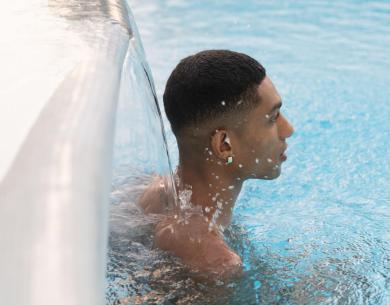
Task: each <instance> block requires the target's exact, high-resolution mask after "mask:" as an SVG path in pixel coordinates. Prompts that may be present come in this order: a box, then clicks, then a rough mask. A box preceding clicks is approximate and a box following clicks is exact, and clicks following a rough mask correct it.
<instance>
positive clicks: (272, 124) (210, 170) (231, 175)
mask: <svg viewBox="0 0 390 305" xmlns="http://www.w3.org/2000/svg"><path fill="white" fill-rule="evenodd" d="M281 106H282V102H281V98H280V96H279V94H278V92H277V91H276V89H275V87H274V85H273V84H272V82H271V80H270V79H269V78H268V77H267V76H266V72H265V69H264V68H263V66H262V65H261V64H260V63H258V62H257V61H256V60H255V59H253V58H251V57H249V56H247V55H245V54H242V53H237V52H232V51H228V50H208V51H202V52H200V53H197V54H195V55H192V56H189V57H187V58H184V59H183V60H182V61H181V62H180V63H179V64H178V65H177V67H176V68H175V69H174V70H173V72H172V74H171V76H170V77H169V79H168V82H167V85H166V88H165V93H164V107H165V111H166V114H167V117H168V119H169V121H170V123H171V127H172V131H173V133H174V134H175V136H176V139H177V144H178V148H179V165H178V169H177V178H178V179H177V183H176V191H177V192H178V197H179V202H178V204H177V206H176V207H175V208H173V209H171V210H166V209H165V206H166V202H168V201H172V198H168V197H169V195H167V194H168V193H169V192H168V193H167V192H165V191H164V185H166V180H164V179H163V178H159V179H157V180H156V181H155V182H154V183H153V184H152V185H151V186H150V187H149V188H148V189H147V190H146V191H145V193H144V194H143V195H142V196H141V197H140V199H139V204H140V206H141V207H142V208H143V209H144V211H145V212H149V213H165V214H166V217H165V218H164V219H163V220H162V221H160V222H159V223H158V224H157V226H156V231H155V233H156V234H155V243H156V245H157V246H158V247H159V248H161V249H163V250H167V251H170V252H172V253H173V254H175V255H177V256H178V257H180V258H181V259H182V261H183V262H184V263H185V264H187V265H188V266H190V267H191V268H192V269H196V270H200V271H202V272H207V273H213V274H216V275H218V276H232V275H234V274H236V273H237V272H239V271H240V269H241V264H242V263H241V259H240V257H239V256H238V255H237V254H236V253H234V252H233V251H232V250H231V249H230V248H229V247H228V246H227V244H226V243H225V241H224V239H223V235H222V232H223V228H224V227H226V226H228V225H229V223H230V219H231V215H232V210H233V207H234V203H235V201H236V199H237V197H238V195H239V193H240V191H241V187H242V183H243V182H244V181H245V180H247V179H251V178H254V179H275V178H277V177H278V176H279V175H280V172H281V164H282V162H283V161H285V160H286V158H287V157H286V155H285V151H286V149H287V143H286V139H287V138H288V137H290V136H291V135H292V133H293V127H292V126H291V125H290V123H289V122H288V121H287V119H286V118H285V117H284V116H283V115H282V114H281V113H280V107H281Z"/></svg>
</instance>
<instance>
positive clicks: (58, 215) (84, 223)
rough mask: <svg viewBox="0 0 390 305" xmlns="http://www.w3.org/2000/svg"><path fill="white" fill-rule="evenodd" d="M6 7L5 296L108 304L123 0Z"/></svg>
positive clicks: (0, 116)
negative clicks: (107, 264) (109, 224)
mask: <svg viewBox="0 0 390 305" xmlns="http://www.w3.org/2000/svg"><path fill="white" fill-rule="evenodd" d="M2 6H3V4H2ZM4 11H5V12H6V14H5V15H6V16H8V19H5V17H4V16H3V17H4V19H3V20H2V21H3V22H4V21H6V23H7V24H8V28H9V29H8V31H6V32H7V35H6V36H4V40H1V41H2V42H1V50H2V51H1V52H2V53H1V56H0V58H1V59H0V60H1V67H2V71H0V76H1V79H0V81H1V83H2V84H5V86H4V90H3V89H2V90H1V95H0V101H1V104H0V107H1V111H0V127H1V128H0V130H1V141H0V145H1V146H0V150H1V152H2V153H1V158H0V159H1V162H0V181H1V184H0V245H1V252H0V270H1V272H0V304H7V305H21V304H23V305H38V304H39V305H46V304H47V305H49V304H56V305H61V304H67V305H70V304H83V305H86V304H91V305H92V304H94V305H96V304H104V290H105V277H104V275H105V255H106V243H107V213H108V193H109V188H110V176H111V155H112V139H113V132H114V130H113V129H114V121H115V110H116V103H117V99H118V91H119V84H120V78H121V71H122V65H123V62H124V58H125V55H126V51H127V48H128V43H129V40H130V38H131V37H132V33H131V30H130V28H129V20H128V11H127V7H126V6H125V5H124V4H123V3H122V2H121V1H88V0H86V1H66V0H64V1H59V0H57V1H48V2H47V1H36V0H35V1H29V2H27V1H26V2H24V3H23V5H21V4H20V3H7V4H5V8H4ZM4 11H3V12H4ZM2 14H3V13H2ZM2 26H3V24H2ZM3 29H4V28H3ZM11 30H12V31H11ZM11 32H12V33H11Z"/></svg>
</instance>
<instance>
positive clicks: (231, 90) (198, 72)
mask: <svg viewBox="0 0 390 305" xmlns="http://www.w3.org/2000/svg"><path fill="white" fill-rule="evenodd" d="M280 106H281V105H280V96H279V95H278V93H277V91H276V89H275V87H274V86H273V84H272V82H271V80H270V79H269V78H268V77H267V76H266V72H265V69H264V68H263V66H262V65H261V64H260V63H258V62H257V61H256V60H255V59H253V58H251V57H249V56H247V55H245V54H242V53H237V52H232V51H228V50H208V51H202V52H199V53H197V54H195V55H192V56H189V57H186V58H184V59H183V60H181V61H180V63H179V64H178V65H177V66H176V68H175V69H174V70H173V72H172V74H171V76H170V77H169V79H168V82H167V85H166V89H165V93H164V107H165V111H166V114H167V117H168V119H169V121H170V123H171V127H172V130H173V132H174V134H175V136H176V138H177V142H178V145H179V152H180V154H181V156H183V155H184V154H185V155H187V156H188V155H189V152H191V157H192V158H195V159H197V160H196V162H198V164H199V162H200V161H201V160H204V161H205V162H207V161H208V162H214V163H213V165H215V164H218V165H220V166H225V167H226V171H229V172H230V173H231V174H232V175H234V176H237V177H240V178H242V179H247V178H251V177H252V178H265V179H272V178H276V177H277V176H279V174H280V163H281V162H282V159H283V158H282V157H281V154H282V153H283V151H284V150H285V149H286V144H285V139H286V138H287V137H289V136H290V135H291V134H292V132H293V130H292V127H291V126H290V125H289V123H288V122H287V121H286V119H285V118H284V117H283V116H281V115H279V108H280ZM228 157H233V163H232V164H230V165H226V164H225V161H226V160H227V159H228ZM281 158H282V159H281ZM210 166H212V164H210Z"/></svg>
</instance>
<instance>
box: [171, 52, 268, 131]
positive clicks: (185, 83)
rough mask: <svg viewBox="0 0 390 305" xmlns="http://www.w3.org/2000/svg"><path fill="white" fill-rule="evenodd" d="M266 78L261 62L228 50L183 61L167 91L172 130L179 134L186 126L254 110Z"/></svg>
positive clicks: (194, 56) (200, 53)
mask: <svg viewBox="0 0 390 305" xmlns="http://www.w3.org/2000/svg"><path fill="white" fill-rule="evenodd" d="M265 75H266V71H265V69H264V67H263V66H262V65H261V64H260V63H259V62H258V61H256V60H255V59H253V58H252V57H250V56H248V55H246V54H243V53H238V52H233V51H229V50H206V51H202V52H199V53H197V54H195V55H191V56H188V57H186V58H184V59H182V60H181V61H180V63H179V64H178V65H177V66H176V68H175V69H174V70H173V71H172V73H171V75H170V77H169V79H168V81H167V84H166V87H165V92H164V108H165V112H166V114H167V117H168V120H169V121H170V123H171V127H172V131H173V132H174V133H175V134H176V135H177V133H178V131H180V130H181V129H182V128H183V127H186V126H191V125H194V124H195V125H196V124H199V123H202V122H203V121H205V120H206V119H212V118H216V117H218V116H219V115H221V114H223V113H227V112H229V111H232V110H241V109H247V108H252V107H253V106H254V104H256V102H258V101H259V97H258V95H257V93H256V92H257V87H258V85H259V84H260V83H261V82H262V80H263V79H264V78H265ZM248 99H249V100H248Z"/></svg>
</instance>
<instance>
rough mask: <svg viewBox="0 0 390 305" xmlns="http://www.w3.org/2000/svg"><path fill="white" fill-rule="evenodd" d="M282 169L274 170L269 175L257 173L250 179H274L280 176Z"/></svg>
mask: <svg viewBox="0 0 390 305" xmlns="http://www.w3.org/2000/svg"><path fill="white" fill-rule="evenodd" d="M280 173H281V172H280V169H278V170H274V171H272V172H271V173H268V174H267V175H264V174H259V175H255V174H253V175H252V176H251V177H249V179H262V180H274V179H276V178H278V177H279V176H280Z"/></svg>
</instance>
